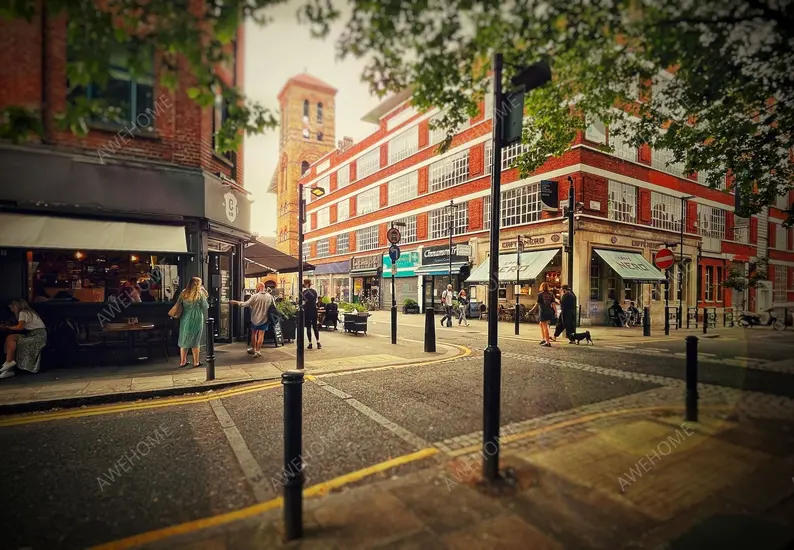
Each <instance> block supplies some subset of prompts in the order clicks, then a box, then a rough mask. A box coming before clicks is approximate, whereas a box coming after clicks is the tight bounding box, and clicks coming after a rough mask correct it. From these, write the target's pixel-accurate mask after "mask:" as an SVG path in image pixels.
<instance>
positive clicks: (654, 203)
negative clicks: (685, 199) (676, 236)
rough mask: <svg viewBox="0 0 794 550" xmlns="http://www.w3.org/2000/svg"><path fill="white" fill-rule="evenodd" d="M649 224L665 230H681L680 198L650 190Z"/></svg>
mask: <svg viewBox="0 0 794 550" xmlns="http://www.w3.org/2000/svg"><path fill="white" fill-rule="evenodd" d="M651 225H653V227H656V228H658V229H665V230H667V231H676V232H680V231H681V199H680V198H678V197H674V196H672V195H666V194H664V193H659V192H657V191H651Z"/></svg>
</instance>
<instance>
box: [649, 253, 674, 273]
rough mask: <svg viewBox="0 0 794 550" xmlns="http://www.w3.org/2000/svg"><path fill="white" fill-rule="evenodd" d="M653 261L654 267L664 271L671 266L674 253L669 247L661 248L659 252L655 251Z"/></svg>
mask: <svg viewBox="0 0 794 550" xmlns="http://www.w3.org/2000/svg"><path fill="white" fill-rule="evenodd" d="M653 263H654V264H656V267H658V268H659V269H660V270H661V271H666V270H668V269H670V268H671V267H673V264H674V263H675V254H673V251H672V250H670V249H669V248H661V249H659V252H657V253H656V256H655V257H654V259H653Z"/></svg>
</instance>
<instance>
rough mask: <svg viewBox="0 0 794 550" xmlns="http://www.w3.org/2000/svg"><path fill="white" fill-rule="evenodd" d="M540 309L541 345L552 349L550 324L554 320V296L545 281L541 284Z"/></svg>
mask: <svg viewBox="0 0 794 550" xmlns="http://www.w3.org/2000/svg"><path fill="white" fill-rule="evenodd" d="M538 309H539V310H540V321H539V323H538V324H540V334H541V337H542V338H543V339H542V340H541V341H540V345H541V346H545V347H547V348H550V347H551V338H550V336H549V323H550V322H551V321H553V320H554V294H552V293H551V290H550V289H549V283H547V282H545V281H544V282H542V283H540V292H538Z"/></svg>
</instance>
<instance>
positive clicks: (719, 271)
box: [714, 266, 722, 302]
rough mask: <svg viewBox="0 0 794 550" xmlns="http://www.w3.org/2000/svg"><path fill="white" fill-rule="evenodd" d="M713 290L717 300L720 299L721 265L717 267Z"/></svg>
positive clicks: (719, 300)
mask: <svg viewBox="0 0 794 550" xmlns="http://www.w3.org/2000/svg"><path fill="white" fill-rule="evenodd" d="M714 290H715V294H716V295H717V301H718V302H721V301H722V267H719V266H718V267H717V279H716V280H715V281H714Z"/></svg>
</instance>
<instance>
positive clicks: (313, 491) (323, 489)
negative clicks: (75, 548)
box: [91, 447, 439, 550]
mask: <svg viewBox="0 0 794 550" xmlns="http://www.w3.org/2000/svg"><path fill="white" fill-rule="evenodd" d="M438 453H439V450H438V449H436V448H435V447H428V448H427V449H422V450H420V451H417V452H415V453H411V454H407V455H403V456H398V457H397V458H393V459H391V460H387V461H385V462H380V463H378V464H374V465H372V466H368V467H366V468H362V469H361V470H356V471H355V472H350V473H349V474H345V475H343V476H339V477H337V478H334V479H331V480H329V481H325V482H323V483H318V484H317V485H312V486H311V487H309V488H307V489H304V490H303V494H304V496H306V497H312V496H320V495H324V494H326V493H327V492H329V491H331V490H333V489H338V488H340V487H343V486H345V485H349V484H350V483H354V482H356V481H359V480H361V479H364V478H365V477H369V476H371V475H374V474H377V473H380V472H384V471H386V470H390V469H392V468H395V467H397V466H402V465H403V464H408V463H410V462H416V461H417V460H422V459H425V458H428V457H431V456H433V455H436V454H438ZM283 503H284V500H283V499H282V498H281V497H278V498H274V499H273V500H268V501H267V502H261V503H259V504H254V505H253V506H248V507H247V508H242V509H240V510H235V511H234V512H227V513H225V514H220V515H217V516H211V517H208V518H202V519H197V520H194V521H189V522H187V523H180V524H178V525H172V526H170V527H165V528H163V529H157V530H154V531H148V532H146V533H141V534H139V535H133V536H131V537H127V538H125V539H120V540H116V541H112V542H108V543H105V544H100V545H98V546H94V547H92V548H91V550H122V549H125V548H133V547H136V546H140V545H143V544H149V543H153V542H157V541H161V540H163V539H167V538H170V537H174V536H177V535H185V534H187V533H192V532H194V531H200V530H202V529H207V528H209V527H216V526H218V525H225V524H227V523H231V522H234V521H239V520H243V519H247V518H250V517H253V516H256V515H258V514H262V513H264V512H267V511H269V510H273V509H274V508H279V507H281V506H282V505H283Z"/></svg>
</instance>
